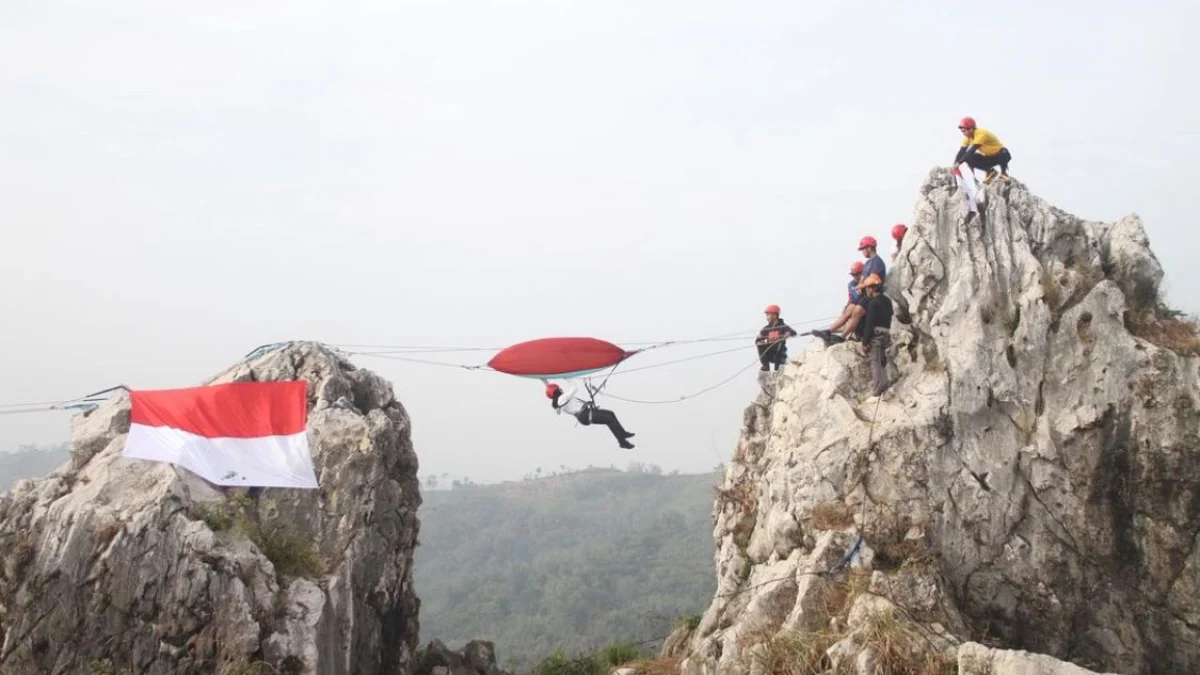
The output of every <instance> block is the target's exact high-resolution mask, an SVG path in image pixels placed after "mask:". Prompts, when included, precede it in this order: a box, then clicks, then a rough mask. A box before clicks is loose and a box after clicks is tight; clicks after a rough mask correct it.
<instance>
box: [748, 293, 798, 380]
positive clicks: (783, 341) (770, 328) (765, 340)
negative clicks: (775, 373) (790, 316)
mask: <svg viewBox="0 0 1200 675" xmlns="http://www.w3.org/2000/svg"><path fill="white" fill-rule="evenodd" d="M766 314H767V325H765V326H763V327H762V330H760V331H758V338H756V339H755V340H754V345H755V346H756V347H758V360H759V362H761V363H762V368H761V369H760V370H764V371H765V370H770V367H771V366H772V365H774V367H775V370H779V367H780V366H782V365H783V364H785V363H787V339H788V338H790V337H796V335H797V333H796V331H794V330H792V327H791V326H789V325H787V324H786V323H784V322H783V319H781V318H779V305H768V306H767V309H766Z"/></svg>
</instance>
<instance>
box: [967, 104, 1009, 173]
mask: <svg viewBox="0 0 1200 675" xmlns="http://www.w3.org/2000/svg"><path fill="white" fill-rule="evenodd" d="M958 130H959V131H961V132H962V135H963V140H962V147H960V148H959V149H958V154H957V155H956V156H955V157H954V166H958V165H959V164H962V163H963V162H966V163H967V166H969V167H971V169H972V170H974V169H979V170H981V171H987V176H985V177H984V179H983V182H984V183H985V184H987V183H991V182H992V180H993V179H995V178H996V167H1000V180H1003V181H1007V180H1008V163H1009V162H1011V161H1012V155H1011V154H1009V152H1008V148H1006V147H1004V144H1003V143H1001V142H1000V139H999V138H996V134H993V133H992V132H990V131H988V130H987V129H980V128H978V127H977V126H975V119H974V118H973V117H964V118H962V121H961V122H959V123H958Z"/></svg>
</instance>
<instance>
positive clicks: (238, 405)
mask: <svg viewBox="0 0 1200 675" xmlns="http://www.w3.org/2000/svg"><path fill="white" fill-rule="evenodd" d="M306 388H307V385H306V383H305V382H303V381H295V382H235V383H232V384H220V385H215V386H211V387H192V388H189V389H167V390H160V391H134V392H130V397H131V398H132V399H133V411H132V413H131V415H130V425H129V439H128V440H127V441H126V442H125V456H126V457H133V458H136V459H148V460H151V461H157V462H170V463H171V464H177V465H179V466H182V467H184V468H185V469H188V470H189V471H192V472H193V473H196V474H198V475H199V476H202V477H203V478H204V479H205V480H207V481H209V482H210V483H215V484H217V485H236V486H257V487H291V488H315V487H317V476H316V472H315V471H314V470H313V463H312V456H311V454H310V453H309V448H308V436H307V434H306V432H305V426H306V424H307V421H308V401H307V394H306Z"/></svg>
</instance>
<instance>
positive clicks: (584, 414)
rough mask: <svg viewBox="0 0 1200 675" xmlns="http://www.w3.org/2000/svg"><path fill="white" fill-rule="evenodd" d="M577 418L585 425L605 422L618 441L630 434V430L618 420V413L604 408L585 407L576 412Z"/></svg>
mask: <svg viewBox="0 0 1200 675" xmlns="http://www.w3.org/2000/svg"><path fill="white" fill-rule="evenodd" d="M575 419H577V420H579V423H580V424H582V425H584V426H587V425H589V424H603V425H604V426H606V427H608V430H609V431H611V432H612V435H613V436H615V437H616V439H617V440H618V441H623V440H625V437H626V436H627V435H628V434H629V432H627V431H625V427H623V426H621V423H620V422H618V421H617V415H616V413H614V412H613V411H611V410H605V409H604V408H594V407H587V408H584V409H583V410H580V411H579V412H577V413H575Z"/></svg>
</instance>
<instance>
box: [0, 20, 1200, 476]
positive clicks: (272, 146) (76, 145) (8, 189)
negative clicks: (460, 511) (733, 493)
mask: <svg viewBox="0 0 1200 675" xmlns="http://www.w3.org/2000/svg"><path fill="white" fill-rule="evenodd" d="M1197 7H1198V6H1197V4H1196V3H1192V2H1154V3H1132V2H1120V3H1116V2H1095V1H1092V2H1078V1H1069V2H1067V1H1056V2H1032V1H1028V0H1007V1H1005V2H977V3H942V2H904V3H897V2H870V3H868V2H837V3H834V2H820V3H814V2H794V1H791V2H783V1H778V2H775V1H771V2H754V3H734V2H710V1H705V0H689V1H687V2H682V1H674V2H653V1H647V0H639V1H637V2H591V3H584V2H562V1H558V2H549V1H545V2H520V3H518V2H505V3H477V2H446V1H445V0H442V1H439V2H433V1H430V2H399V1H394V0H389V1H387V2H363V1H361V0H349V1H348V2H341V3H314V2H309V1H307V0H296V1H292V2H245V1H241V2H206V3H195V2H187V3H184V2H173V1H163V0H155V1H154V2H149V1H146V2H135V1H131V0H108V1H106V2H101V3H97V2H65V1H62V0H38V1H36V2H34V1H29V0H4V1H3V2H0V317H2V321H3V323H2V335H3V348H2V349H0V403H8V402H18V401H32V400H42V399H47V398H49V399H54V398H62V397H70V396H75V395H79V394H84V393H87V392H89V391H92V390H96V389H100V388H103V387H106V386H110V385H112V384H116V383H118V382H125V383H128V384H130V385H131V386H134V387H139V388H165V387H179V386H189V385H192V384H195V383H197V382H199V381H200V380H202V379H204V378H205V377H208V376H210V375H212V374H214V373H216V372H217V371H219V370H221V369H223V368H224V367H226V366H227V365H229V364H231V363H233V362H234V361H236V360H237V359H238V358H240V357H241V356H242V355H244V354H245V353H246V352H247V351H249V350H250V349H252V348H254V347H255V346H257V345H260V344H263V343H267V342H274V341H279V340H288V339H317V340H322V341H326V342H330V343H335V344H340V343H370V344H391V345H422V346H425V345H436V346H483V347H493V346H503V345H506V344H510V343H513V342H516V341H520V340H524V339H530V338H536V337H543V336H552V335H591V336H596V337H600V338H604V339H609V340H613V341H617V342H625V341H637V340H655V339H666V338H687V337H702V336H710V335H716V334H728V333H733V332H739V331H745V332H751V331H754V330H756V329H757V328H758V327H759V326H760V325H761V323H762V314H761V312H762V308H763V306H764V305H766V304H768V303H779V304H781V305H783V308H784V318H785V319H787V320H789V321H790V322H792V323H794V324H800V323H801V322H803V321H805V320H811V319H816V318H821V317H826V316H829V315H831V314H833V313H836V311H837V310H838V309H839V308H840V304H841V302H842V298H843V293H844V283H845V280H846V276H845V269H846V267H847V266H848V265H849V264H850V263H851V262H852V261H853V260H854V259H855V257H856V251H855V244H856V242H857V241H858V238H859V237H860V236H862V235H863V234H868V233H869V234H873V235H875V236H877V237H879V238H880V239H884V238H886V237H887V232H888V229H889V228H890V226H891V225H892V224H893V223H895V222H901V221H907V219H908V218H909V217H910V215H911V213H912V210H913V206H914V204H915V202H916V199H917V188H918V187H919V185H920V183H921V181H922V179H923V178H924V177H925V175H926V173H927V172H928V171H929V169H930V168H932V167H933V166H935V165H941V166H945V165H946V164H948V163H949V161H950V160H951V159H952V158H953V155H954V152H955V150H956V147H957V145H958V141H959V138H960V137H959V133H958V131H957V130H956V128H955V127H956V124H957V121H958V119H959V117H961V116H962V115H965V114H970V115H974V116H975V117H976V118H977V119H978V120H979V122H980V124H981V126H984V127H986V128H989V129H991V130H993V131H995V132H996V133H997V134H998V135H999V137H1000V138H1001V140H1002V141H1003V142H1004V143H1006V144H1007V145H1008V146H1009V147H1010V148H1011V151H1012V153H1013V157H1014V161H1013V164H1012V172H1013V174H1014V175H1015V176H1016V177H1018V178H1019V179H1021V180H1023V181H1025V182H1027V183H1028V184H1029V185H1030V186H1031V187H1032V188H1033V189H1034V191H1035V192H1037V193H1038V194H1039V195H1041V196H1043V197H1045V198H1047V199H1049V200H1050V201H1051V202H1053V203H1054V204H1056V205H1057V206H1059V207H1061V208H1063V209H1065V210H1067V211H1069V212H1072V213H1075V214H1077V215H1080V216H1082V217H1085V218H1090V219H1097V220H1112V219H1116V218H1119V217H1121V216H1124V215H1126V214H1129V213H1138V214H1139V215H1141V216H1142V217H1143V219H1144V220H1145V223H1146V227H1147V230H1148V232H1149V234H1150V237H1151V243H1152V244H1153V245H1154V246H1155V250H1156V252H1157V254H1158V255H1159V257H1160V260H1161V261H1162V263H1163V265H1164V267H1165V269H1166V271H1167V284H1168V289H1169V294H1170V300H1171V301H1172V302H1173V303H1174V304H1175V305H1176V306H1179V307H1181V308H1183V309H1186V310H1188V311H1195V310H1197V309H1198V308H1200V302H1197V300H1196V293H1197V292H1198V291H1200V284H1198V283H1197V282H1196V280H1195V277H1194V276H1192V277H1189V276H1188V274H1189V272H1188V269H1189V268H1188V267H1187V265H1188V264H1189V263H1188V260H1192V259H1193V258H1194V249H1195V248H1196V245H1197V243H1200V234H1197V228H1196V226H1195V216H1194V204H1193V202H1194V199H1193V196H1194V191H1195V188H1194V184H1195V178H1196V176H1197V167H1196V164H1195V160H1196V159H1197V158H1198V157H1200V154H1198V153H1197V149H1198V148H1197V145H1198V137H1197V127H1198V125H1197V121H1198V119H1200V115H1198V113H1197V104H1198V102H1197V99H1196V93H1195V87H1194V84H1193V82H1194V79H1195V78H1194V72H1193V68H1194V64H1196V63H1200V42H1197V41H1196V40H1195V39H1194V33H1195V26H1196V24H1197V19H1200V9H1197ZM1185 160H1192V161H1191V162H1187V163H1185ZM890 250H891V249H890V243H889V244H888V245H886V246H885V247H884V250H883V252H884V254H885V255H886V254H887V253H889V252H890ZM804 327H809V326H807V325H806V326H804ZM802 344H803V343H796V344H794V345H793V347H792V349H793V350H798V349H800V348H802ZM726 346H729V345H728V343H720V344H717V345H706V346H703V347H701V348H693V349H677V350H674V351H672V350H663V351H662V352H660V353H657V354H647V355H644V356H639V357H637V358H636V359H635V361H636V363H635V361H631V362H630V363H629V366H630V367H634V366H635V365H643V364H647V363H654V362H658V361H661V360H669V359H673V358H678V357H681V356H687V355H691V354H700V353H704V352H706V351H714V350H715V349H720V348H722V347H726ZM488 356H489V354H487V353H478V354H475V353H468V354H466V355H462V354H458V355H449V356H446V357H443V358H450V359H453V360H457V361H459V362H463V363H482V362H483V361H486V359H487V358H488ZM753 358H754V353H753V349H752V348H751V347H750V346H748V345H747V348H746V350H745V351H743V352H740V353H734V354H729V355H724V356H716V357H712V358H710V359H703V360H698V361H694V362H689V363H686V364H680V365H677V366H672V367H665V368H661V369H655V370H648V371H643V372H639V373H635V374H630V375H628V376H625V377H620V378H614V379H613V380H612V383H611V384H610V388H611V390H612V391H613V393H616V394H620V395H623V396H627V397H634V398H643V399H662V398H672V397H676V396H679V395H682V394H686V393H689V392H692V391H695V390H698V389H702V388H704V387H706V386H708V385H711V384H713V383H716V382H718V381H720V380H723V379H725V378H727V377H729V376H730V375H732V374H733V373H734V372H736V371H737V370H738V369H739V368H741V367H742V366H744V365H746V364H747V363H749V362H750V361H752V360H753ZM357 362H358V363H359V364H361V365H363V366H366V367H370V368H373V369H375V370H377V371H378V372H379V373H381V374H383V375H384V376H386V377H387V378H388V379H390V380H391V381H392V382H394V383H395V387H396V390H397V394H398V395H399V396H400V398H401V399H402V400H403V402H404V403H405V404H406V405H407V406H408V408H409V410H410V412H411V413H412V416H413V419H414V429H415V432H414V433H415V440H416V446H417V452H418V454H419V456H420V459H421V473H422V474H423V475H425V474H428V473H439V474H440V473H443V472H446V473H450V474H452V475H454V476H455V477H460V476H463V475H467V476H469V477H470V478H471V479H472V480H475V481H476V482H491V481H494V480H501V479H509V478H514V477H519V476H520V475H522V474H524V473H526V472H530V471H533V470H534V469H535V468H536V467H539V466H540V467H542V468H543V469H545V470H550V469H552V468H557V467H559V466H560V465H568V466H571V467H582V466H586V465H588V464H595V465H608V464H610V463H615V464H617V465H618V466H624V465H625V464H626V463H627V462H629V461H631V460H637V461H643V462H654V463H658V464H660V465H662V466H663V467H664V468H667V469H675V468H678V469H680V470H683V471H700V470H706V469H709V468H711V467H712V466H713V465H715V464H716V463H717V462H718V461H719V460H721V459H722V458H724V457H727V456H728V455H729V453H730V451H731V449H732V447H733V444H734V442H735V439H736V436H737V432H738V428H739V425H740V421H741V416H742V409H743V407H744V406H745V404H746V403H748V401H749V400H750V398H751V396H752V395H753V393H754V392H755V389H756V384H755V381H754V374H753V372H746V373H744V374H743V375H742V376H741V377H739V378H737V379H735V380H734V381H733V382H731V383H730V384H728V385H726V386H725V387H722V388H720V389H717V390H715V391H713V392H711V393H709V394H706V395H705V396H702V397H700V398H697V399H695V400H694V401H689V402H687V403H682V404H675V405H634V404H629V403H619V402H612V401H608V404H609V405H610V406H611V407H612V408H613V409H615V410H616V412H617V413H618V414H619V415H620V417H621V419H622V420H623V421H624V422H625V423H626V425H627V426H628V427H629V428H630V429H631V430H633V431H635V432H637V433H638V437H637V438H636V439H635V440H636V441H637V444H638V447H637V449H636V450H634V451H631V452H627V451H622V450H619V449H618V448H617V447H616V446H615V443H614V442H613V440H612V438H611V437H610V436H609V435H608V433H607V431H606V430H604V429H603V428H583V427H578V428H577V427H575V426H574V425H573V422H571V421H569V420H567V419H565V418H562V417H557V416H555V415H554V414H553V413H552V412H551V411H550V409H549V406H548V404H547V402H546V400H545V398H543V397H542V394H541V385H540V384H539V383H537V382H536V381H532V382H531V381H527V380H521V379H517V378H510V377H505V376H500V375H497V374H493V373H483V372H468V371H463V370H455V369H449V368H439V367H434V366H426V365H417V364H405V363H396V362H388V361H382V360H378V359H374V360H371V359H366V358H358V359H357ZM68 433H69V419H68V417H67V416H66V415H65V414H62V413H41V414H35V415H11V416H2V417H0V447H14V446H16V445H17V444H19V443H28V442H51V441H57V440H64V439H65V438H66V437H67V435H68Z"/></svg>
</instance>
